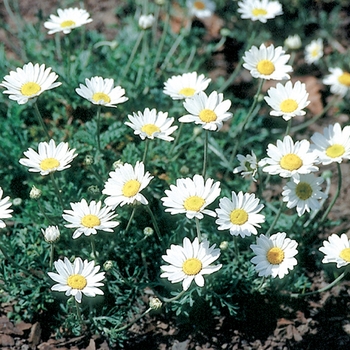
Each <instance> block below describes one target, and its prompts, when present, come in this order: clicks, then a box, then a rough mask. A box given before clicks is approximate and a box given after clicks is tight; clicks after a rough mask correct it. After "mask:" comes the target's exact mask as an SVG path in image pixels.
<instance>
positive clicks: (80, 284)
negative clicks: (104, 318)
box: [47, 258, 105, 303]
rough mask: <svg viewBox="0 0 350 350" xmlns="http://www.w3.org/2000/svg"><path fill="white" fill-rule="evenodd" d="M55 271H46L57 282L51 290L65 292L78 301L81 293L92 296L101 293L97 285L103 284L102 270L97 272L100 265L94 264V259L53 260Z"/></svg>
mask: <svg viewBox="0 0 350 350" xmlns="http://www.w3.org/2000/svg"><path fill="white" fill-rule="evenodd" d="M54 265H55V268H56V271H57V272H58V273H54V272H48V273H47V274H48V275H49V276H50V277H51V278H52V279H53V280H54V281H55V282H58V283H57V284H55V285H53V286H52V287H51V290H54V291H58V292H65V294H66V296H70V295H72V296H74V298H75V300H76V301H77V302H78V303H81V298H82V295H83V294H84V295H86V296H87V297H94V296H96V295H103V291H102V290H101V289H99V288H97V287H101V286H103V283H101V282H100V281H102V280H103V279H104V278H105V273H104V272H99V273H98V271H99V270H100V266H95V262H94V261H90V262H88V261H87V260H84V261H82V260H81V258H76V259H75V260H74V262H73V263H71V262H70V261H69V260H68V259H67V258H64V261H63V260H61V259H60V260H57V261H55V262H54Z"/></svg>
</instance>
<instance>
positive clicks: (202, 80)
mask: <svg viewBox="0 0 350 350" xmlns="http://www.w3.org/2000/svg"><path fill="white" fill-rule="evenodd" d="M210 82H211V79H210V78H206V77H205V76H204V74H200V75H198V74H197V72H192V73H184V74H182V75H174V76H172V77H171V78H169V79H168V80H167V81H166V82H165V83H164V90H163V93H164V94H166V95H169V96H170V97H171V98H172V99H173V100H182V99H185V98H187V97H191V96H193V95H195V94H198V93H199V92H200V91H204V90H205V89H206V88H207V87H208V85H209V83H210Z"/></svg>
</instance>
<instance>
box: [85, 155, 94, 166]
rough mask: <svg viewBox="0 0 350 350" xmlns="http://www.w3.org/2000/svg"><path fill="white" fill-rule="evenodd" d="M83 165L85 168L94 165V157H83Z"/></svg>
mask: <svg viewBox="0 0 350 350" xmlns="http://www.w3.org/2000/svg"><path fill="white" fill-rule="evenodd" d="M84 164H85V165H87V166H89V165H92V164H94V157H93V156H92V155H91V154H88V155H87V156H85V159H84Z"/></svg>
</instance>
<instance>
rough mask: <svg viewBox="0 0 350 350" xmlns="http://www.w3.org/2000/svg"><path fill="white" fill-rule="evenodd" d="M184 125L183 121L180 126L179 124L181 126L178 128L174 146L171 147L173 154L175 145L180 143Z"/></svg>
mask: <svg viewBox="0 0 350 350" xmlns="http://www.w3.org/2000/svg"><path fill="white" fill-rule="evenodd" d="M183 125H184V124H183V123H180V126H179V128H178V130H177V134H176V138H175V140H174V143H173V146H172V147H171V150H170V154H172V153H173V152H174V149H175V147H176V146H177V144H178V143H179V140H180V136H181V132H182V128H183Z"/></svg>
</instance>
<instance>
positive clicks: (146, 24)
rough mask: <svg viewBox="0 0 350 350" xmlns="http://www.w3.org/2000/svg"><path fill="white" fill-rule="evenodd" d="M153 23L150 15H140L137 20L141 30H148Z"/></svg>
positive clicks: (152, 17) (153, 19)
mask: <svg viewBox="0 0 350 350" xmlns="http://www.w3.org/2000/svg"><path fill="white" fill-rule="evenodd" d="M154 21H155V18H154V16H153V15H152V14H150V15H141V16H140V18H139V27H140V28H142V29H148V28H151V27H152V25H153V23H154Z"/></svg>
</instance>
